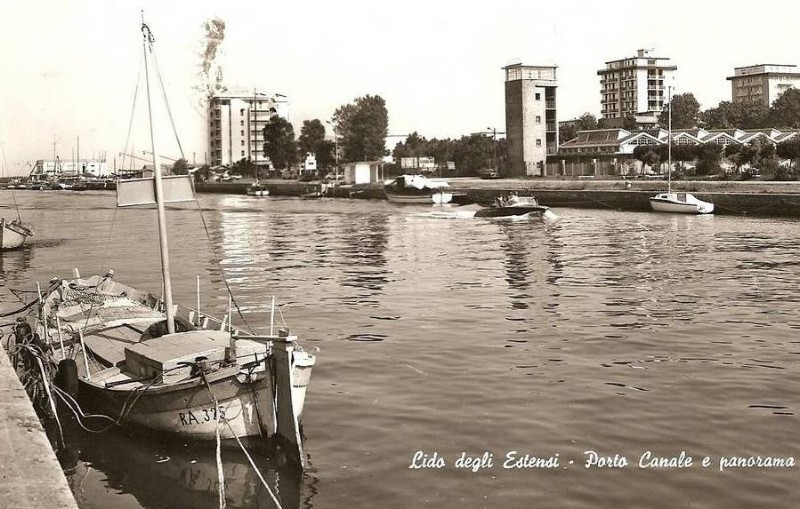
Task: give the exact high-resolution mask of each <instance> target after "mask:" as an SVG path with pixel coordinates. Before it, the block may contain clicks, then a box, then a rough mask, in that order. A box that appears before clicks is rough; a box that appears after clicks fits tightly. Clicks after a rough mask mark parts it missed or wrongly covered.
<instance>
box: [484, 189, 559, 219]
mask: <svg viewBox="0 0 800 509" xmlns="http://www.w3.org/2000/svg"><path fill="white" fill-rule="evenodd" d="M546 214H552V215H555V214H553V212H551V211H550V207H546V206H544V205H540V204H539V202H537V201H536V199H535V198H534V197H533V196H519V195H517V194H515V193H512V194H510V195H509V196H505V197H498V198H497V199H495V203H494V204H493V205H492V206H491V207H484V208H481V209H480V210H478V211H476V212H475V217H531V216H538V215H546Z"/></svg>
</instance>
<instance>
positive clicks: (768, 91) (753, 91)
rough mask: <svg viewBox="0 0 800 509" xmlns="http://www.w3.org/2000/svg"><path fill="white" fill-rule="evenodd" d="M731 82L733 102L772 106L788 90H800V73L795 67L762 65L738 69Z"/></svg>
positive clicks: (729, 78) (730, 78)
mask: <svg viewBox="0 0 800 509" xmlns="http://www.w3.org/2000/svg"><path fill="white" fill-rule="evenodd" d="M728 80H730V82H731V102H733V103H734V104H740V103H743V104H752V103H757V104H758V103H760V104H763V105H765V106H767V107H769V106H771V105H772V103H773V102H774V101H775V99H777V98H778V96H780V95H781V94H782V93H784V92H785V91H786V90H787V89H789V88H792V87H795V88H800V73H798V72H797V66H794V65H771V64H760V65H751V66H749V67H736V68H734V70H733V76H728Z"/></svg>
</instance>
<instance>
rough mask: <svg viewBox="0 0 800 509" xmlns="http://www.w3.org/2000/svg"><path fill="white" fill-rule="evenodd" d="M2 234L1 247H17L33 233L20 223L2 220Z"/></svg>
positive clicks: (4, 248)
mask: <svg viewBox="0 0 800 509" xmlns="http://www.w3.org/2000/svg"><path fill="white" fill-rule="evenodd" d="M1 222H2V236H0V239H2V240H0V249H2V250H3V251H5V250H8V249H17V248H20V247H22V245H23V244H25V240H26V239H27V238H28V237H29V236H31V235H32V232H31V231H30V230H29V229H28V228H26V227H24V226H22V225H21V224H19V223H14V222H12V223H6V221H5V220H2V221H1Z"/></svg>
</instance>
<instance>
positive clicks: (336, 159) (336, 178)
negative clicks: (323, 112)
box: [325, 120, 339, 183]
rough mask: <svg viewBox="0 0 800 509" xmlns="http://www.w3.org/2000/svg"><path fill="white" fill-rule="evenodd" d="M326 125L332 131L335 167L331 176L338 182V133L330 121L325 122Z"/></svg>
mask: <svg viewBox="0 0 800 509" xmlns="http://www.w3.org/2000/svg"><path fill="white" fill-rule="evenodd" d="M325 123H326V124H328V125H329V126H331V129H333V147H334V148H333V157H334V160H335V161H336V162H335V166H334V167H333V175H334V178H335V180H336V182H337V183H338V182H339V133H338V132H337V130H336V125H334V124H333V122H331V121H330V120H326V121H325Z"/></svg>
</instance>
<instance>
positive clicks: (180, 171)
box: [171, 159, 189, 175]
mask: <svg viewBox="0 0 800 509" xmlns="http://www.w3.org/2000/svg"><path fill="white" fill-rule="evenodd" d="M171 173H172V174H173V175H187V174H188V173H189V165H188V164H186V159H178V160H177V161H175V163H173V165H172V171H171Z"/></svg>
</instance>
